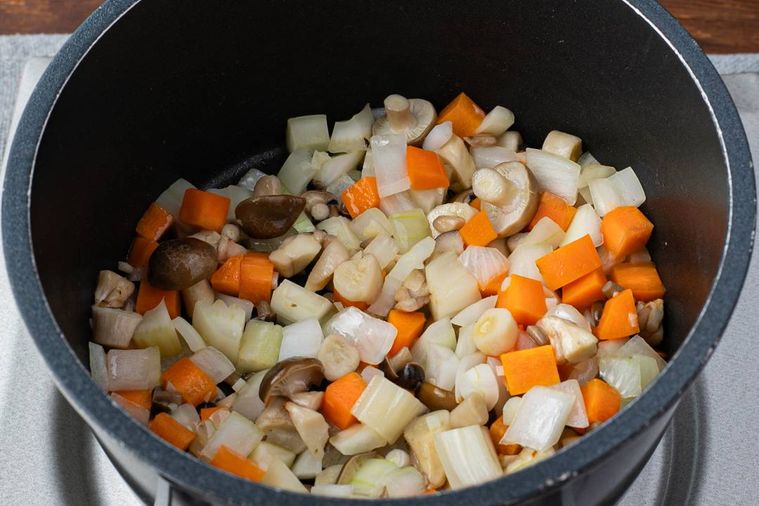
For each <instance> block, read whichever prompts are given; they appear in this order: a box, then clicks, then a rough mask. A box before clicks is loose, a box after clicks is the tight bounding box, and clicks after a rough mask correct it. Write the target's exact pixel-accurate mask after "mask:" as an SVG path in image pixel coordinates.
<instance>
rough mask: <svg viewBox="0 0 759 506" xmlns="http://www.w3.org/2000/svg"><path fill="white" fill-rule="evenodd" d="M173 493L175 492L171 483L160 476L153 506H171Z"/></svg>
mask: <svg viewBox="0 0 759 506" xmlns="http://www.w3.org/2000/svg"><path fill="white" fill-rule="evenodd" d="M172 492H173V490H172V488H171V483H169V482H168V481H167V480H165V479H163V477H162V476H160V475H159V476H158V483H157V484H156V489H155V500H154V501H153V506H171V502H172V501H171V496H172Z"/></svg>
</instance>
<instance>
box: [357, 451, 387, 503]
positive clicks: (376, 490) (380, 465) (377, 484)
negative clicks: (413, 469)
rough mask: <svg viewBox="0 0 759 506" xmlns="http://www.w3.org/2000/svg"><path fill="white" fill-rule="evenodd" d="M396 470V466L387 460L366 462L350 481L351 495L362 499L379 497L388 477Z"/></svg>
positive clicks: (369, 460)
mask: <svg viewBox="0 0 759 506" xmlns="http://www.w3.org/2000/svg"><path fill="white" fill-rule="evenodd" d="M396 469H398V466H396V465H395V464H393V463H392V462H390V461H389V460H387V459H368V460H366V461H365V462H364V463H363V464H361V467H359V468H358V470H357V471H356V474H355V475H353V480H351V483H350V484H351V485H353V493H354V494H356V495H360V496H363V497H375V498H378V497H380V496H381V495H382V493H383V492H384V491H385V484H386V483H387V478H388V476H389V475H390V473H392V472H393V471H395V470H396Z"/></svg>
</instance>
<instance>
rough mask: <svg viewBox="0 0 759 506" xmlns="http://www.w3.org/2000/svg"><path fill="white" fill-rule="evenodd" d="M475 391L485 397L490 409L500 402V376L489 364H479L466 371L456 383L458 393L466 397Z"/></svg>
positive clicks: (463, 397)
mask: <svg viewBox="0 0 759 506" xmlns="http://www.w3.org/2000/svg"><path fill="white" fill-rule="evenodd" d="M474 393H479V394H480V395H482V397H483V398H484V399H485V403H486V404H487V406H488V411H489V410H491V409H493V407H494V406H495V404H496V403H497V402H498V394H499V391H498V378H496V375H495V373H494V372H493V369H492V368H491V367H490V366H489V365H487V364H478V365H475V366H474V367H472V368H471V369H469V370H468V371H466V372H464V374H463V375H462V376H461V381H460V382H459V384H458V385H456V394H457V395H458V396H459V397H460V398H461V399H466V398H467V397H469V396H470V395H473V394H474Z"/></svg>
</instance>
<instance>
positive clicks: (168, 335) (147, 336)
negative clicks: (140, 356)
mask: <svg viewBox="0 0 759 506" xmlns="http://www.w3.org/2000/svg"><path fill="white" fill-rule="evenodd" d="M132 341H134V344H136V345H137V347H138V348H149V347H151V346H158V349H160V350H161V356H162V357H171V356H174V355H176V354H177V353H179V352H180V351H182V343H180V342H179V337H178V336H177V331H176V330H174V323H173V322H172V321H171V316H169V310H168V309H167V308H166V301H164V300H163V299H161V303H160V304H158V305H157V306H156V307H154V308H153V309H151V310H150V311H146V312H145V314H144V315H143V316H142V320H140V323H139V324H138V325H137V328H135V329H134V335H133V336H132Z"/></svg>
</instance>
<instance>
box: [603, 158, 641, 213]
mask: <svg viewBox="0 0 759 506" xmlns="http://www.w3.org/2000/svg"><path fill="white" fill-rule="evenodd" d="M609 181H610V182H611V184H612V185H613V186H614V188H615V189H616V190H617V195H619V197H620V199H621V200H622V205H623V206H633V207H640V205H641V204H643V203H644V202H645V201H646V192H644V191H643V185H641V184H640V180H639V179H638V176H637V175H636V174H635V171H634V170H633V169H632V167H627V168H626V169H622V170H620V171H619V172H617V173H615V174H612V175H611V176H609Z"/></svg>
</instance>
